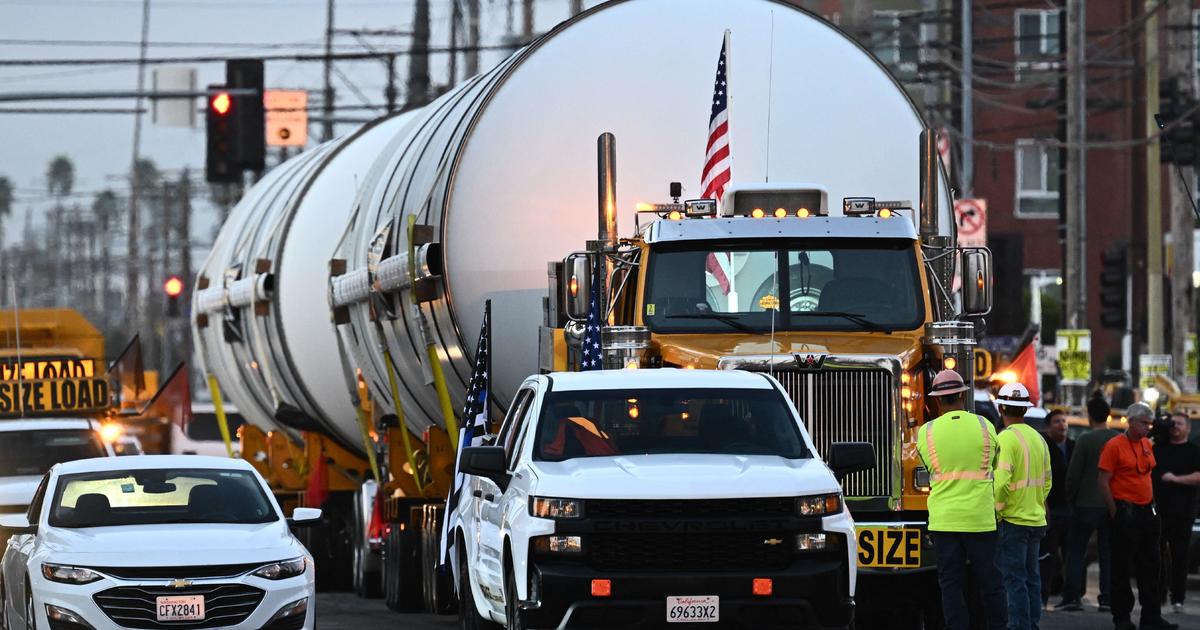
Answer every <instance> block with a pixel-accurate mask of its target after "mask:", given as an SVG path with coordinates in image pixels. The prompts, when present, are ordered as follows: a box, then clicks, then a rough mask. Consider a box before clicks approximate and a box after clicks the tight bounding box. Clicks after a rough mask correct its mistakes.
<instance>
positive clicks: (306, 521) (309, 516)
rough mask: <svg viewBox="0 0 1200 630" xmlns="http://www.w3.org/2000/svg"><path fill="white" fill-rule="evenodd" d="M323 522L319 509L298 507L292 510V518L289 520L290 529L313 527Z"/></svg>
mask: <svg viewBox="0 0 1200 630" xmlns="http://www.w3.org/2000/svg"><path fill="white" fill-rule="evenodd" d="M320 522H321V510H320V509H319V508H306V507H298V508H296V509H294V510H292V516H291V518H289V519H288V520H287V523H288V527H312V526H313V525H316V524H317V523H320Z"/></svg>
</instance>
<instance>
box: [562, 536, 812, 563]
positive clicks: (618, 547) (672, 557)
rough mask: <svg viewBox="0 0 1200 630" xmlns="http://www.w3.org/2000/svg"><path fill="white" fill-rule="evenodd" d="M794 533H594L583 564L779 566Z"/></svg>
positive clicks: (787, 555)
mask: <svg viewBox="0 0 1200 630" xmlns="http://www.w3.org/2000/svg"><path fill="white" fill-rule="evenodd" d="M795 544H796V534H795V533H792V534H784V533H781V532H775V533H772V532H757V533H753V534H749V533H737V534H730V533H720V534H651V535H648V534H593V535H591V536H588V537H587V541H586V543H585V545H586V547H587V551H586V553H587V558H588V563H589V564H590V565H591V567H592V569H594V570H596V571H605V572H612V571H689V572H704V571H717V572H719V571H730V570H743V569H744V570H751V569H753V570H761V571H769V570H780V569H784V568H786V567H787V566H788V564H790V563H791V561H792V548H793V547H794V546H795Z"/></svg>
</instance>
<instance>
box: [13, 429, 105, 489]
mask: <svg viewBox="0 0 1200 630" xmlns="http://www.w3.org/2000/svg"><path fill="white" fill-rule="evenodd" d="M105 455H107V453H106V452H105V451H104V446H103V445H102V444H101V443H100V438H99V436H97V435H96V433H95V432H94V431H90V430H87V429H54V430H46V429H42V430H37V431H3V432H0V477H18V476H24V475H37V476H41V475H44V474H46V471H48V470H50V467H51V466H53V465H55V464H59V463H62V462H70V461H75V460H77V459H88V458H89V457H104V456H105Z"/></svg>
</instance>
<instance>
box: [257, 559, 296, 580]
mask: <svg viewBox="0 0 1200 630" xmlns="http://www.w3.org/2000/svg"><path fill="white" fill-rule="evenodd" d="M307 566H308V560H305V559H304V558H293V559H291V560H282V561H280V562H273V563H271V564H268V565H266V566H262V567H259V568H258V569H257V570H255V571H254V573H252V574H251V575H255V576H258V577H260V578H266V579H268V580H286V579H288V578H293V577H296V576H297V575H303V574H304V569H305V568H306V567H307Z"/></svg>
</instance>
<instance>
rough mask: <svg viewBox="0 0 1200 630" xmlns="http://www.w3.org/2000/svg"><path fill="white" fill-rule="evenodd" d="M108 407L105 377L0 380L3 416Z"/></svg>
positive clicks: (76, 411)
mask: <svg viewBox="0 0 1200 630" xmlns="http://www.w3.org/2000/svg"><path fill="white" fill-rule="evenodd" d="M108 406H109V400H108V381H107V380H105V379H104V378H86V377H85V378H63V379H39V380H19V381H4V382H0V416H6V417H13V416H36V415H53V414H60V413H81V414H86V413H96V412H101V411H104V410H105V409H108Z"/></svg>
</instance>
